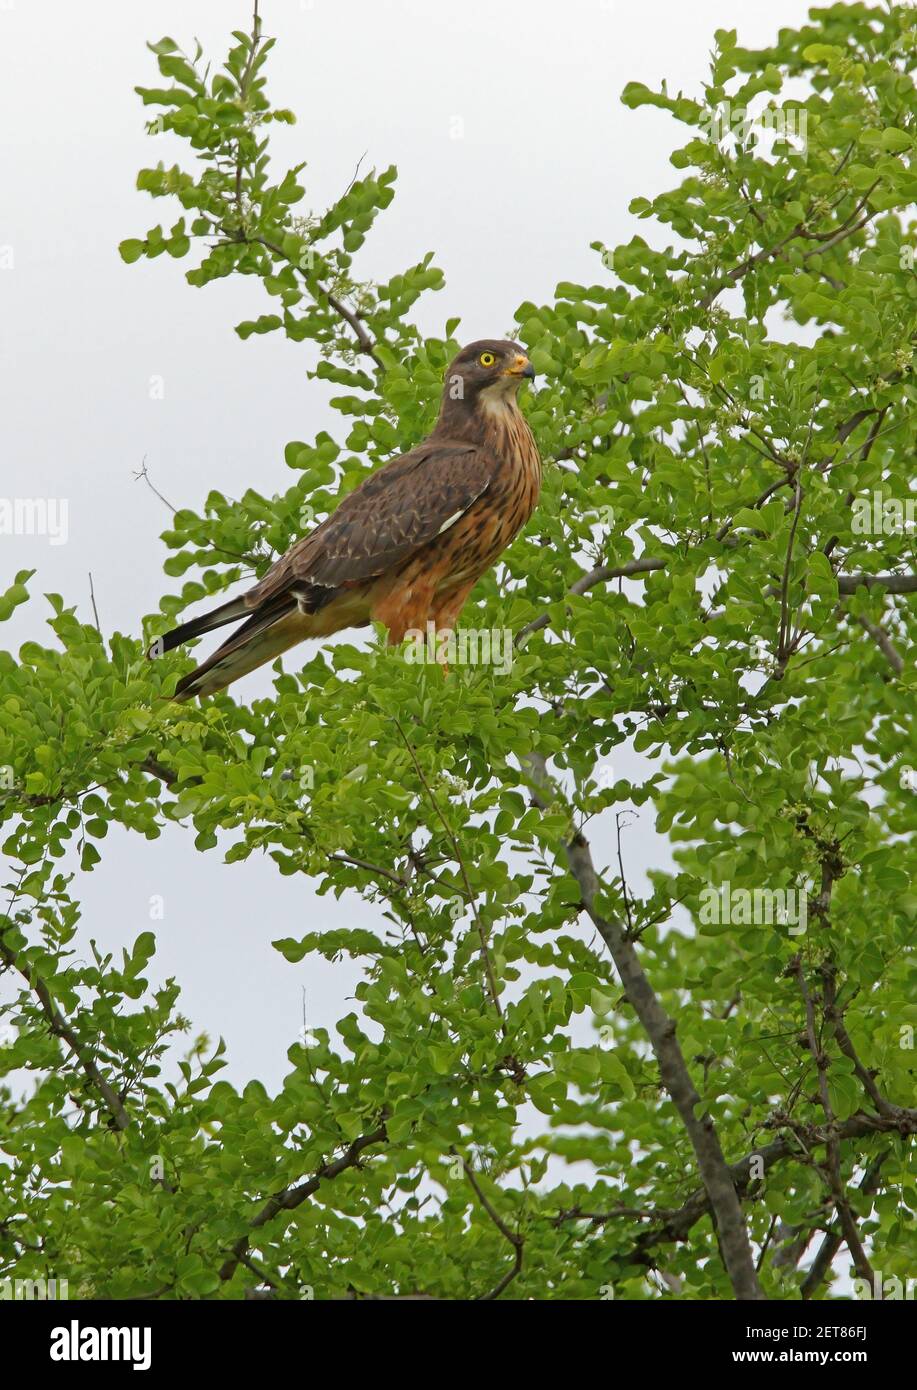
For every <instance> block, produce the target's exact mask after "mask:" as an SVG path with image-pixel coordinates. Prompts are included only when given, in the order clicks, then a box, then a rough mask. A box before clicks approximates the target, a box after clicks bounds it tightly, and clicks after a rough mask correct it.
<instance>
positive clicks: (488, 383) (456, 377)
mask: <svg viewBox="0 0 917 1390" xmlns="http://www.w3.org/2000/svg"><path fill="white" fill-rule="evenodd" d="M534 375H535V369H534V367H533V366H532V364H531V362H530V361H529V359H528V357H527V356H526V355H525V350H524V349H523V348H521V347H520V346H519V344H518V343H512V342H506V341H497V340H496V339H493V338H482V339H481V340H480V341H479V342H477V343H469V344H468V346H467V347H465V348H462V350H461V352H460V353H459V354H458V356H457V357H456V358H455V359H454V360H453V362H452V364H451V366H450V367H449V370H448V371H447V373H446V382H445V386H444V388H443V407H444V408H445V407H446V406H447V404H448V403H450V402H464V403H465V405H466V407H467V408H469V409H471V410H475V409H477V408H478V407H480V406H485V407H486V406H494V407H496V408H498V409H499V408H500V407H501V406H503V405H506V404H508V403H509V402H511V401H513V400H515V397H516V393H517V391H518V390H519V387H520V386H521V385H522V383H523V381H531V380H532V378H533V377H534Z"/></svg>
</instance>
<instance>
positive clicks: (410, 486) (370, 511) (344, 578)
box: [245, 440, 499, 609]
mask: <svg viewBox="0 0 917 1390" xmlns="http://www.w3.org/2000/svg"><path fill="white" fill-rule="evenodd" d="M498 468H499V462H498V460H497V459H496V458H495V457H494V455H493V454H491V453H490V452H489V450H487V449H486V448H484V447H483V446H481V445H478V444H469V443H465V442H463V441H461V440H440V441H437V442H429V443H425V444H421V445H419V446H418V447H417V448H416V449H412V450H411V451H410V453H407V454H403V455H402V456H401V457H400V458H397V459H392V460H391V462H390V463H387V464H385V466H384V467H383V468H380V469H379V470H378V471H377V472H375V473H372V474H370V476H369V477H368V478H366V479H365V480H364V481H363V482H362V483H361V484H360V485H359V487H357V488H355V489H354V491H353V492H352V493H350V494H349V495H348V496H347V497H345V498H344V500H343V502H342V503H341V504H340V506H339V507H338V508H337V510H336V511H335V512H334V513H333V514H332V515H331V516H330V517H328V519H327V521H323V522H322V524H321V525H320V526H318V527H316V529H315V530H314V531H312V532H311V533H310V534H309V535H308V536H304V537H303V539H302V540H301V541H297V542H296V544H295V545H293V546H291V547H290V549H289V550H288V551H287V553H286V554H285V555H283V556H282V557H281V558H280V559H279V560H278V561H277V563H276V564H275V565H274V566H273V567H272V568H271V569H270V570H268V572H267V574H266V575H265V576H264V578H263V579H262V580H261V581H260V583H258V584H256V585H255V586H254V588H252V589H250V590H249V591H248V593H247V594H246V595H245V602H246V604H247V605H248V607H250V608H253V609H257V608H260V606H261V605H262V604H263V603H264V602H265V601H266V600H268V599H270V598H272V597H273V596H274V595H276V594H279V593H282V592H284V591H285V590H288V589H290V588H292V587H295V586H297V585H300V586H301V585H303V584H309V585H316V586H318V587H320V588H329V589H334V588H337V587H338V586H340V585H342V584H354V583H360V582H361V581H363V580H366V579H372V578H373V577H375V576H376V575H379V574H384V573H386V572H387V571H388V570H391V569H392V568H394V567H395V566H396V565H398V564H400V563H401V562H402V561H403V560H406V559H408V557H409V556H410V555H412V554H413V553H414V551H416V550H418V549H419V548H420V546H422V545H425V544H426V543H427V542H428V541H431V540H433V538H434V537H435V536H437V535H439V534H440V533H441V532H443V531H447V530H448V529H449V527H450V526H453V525H454V524H455V522H456V521H458V519H459V517H460V516H462V515H463V514H464V513H465V512H466V511H467V510H468V508H469V507H470V506H471V505H472V504H473V503H474V502H475V501H476V500H477V499H478V498H479V497H480V496H481V495H482V493H484V492H486V490H487V488H488V487H489V486H490V484H491V482H492V480H493V478H494V476H495V475H496V472H497V470H498Z"/></svg>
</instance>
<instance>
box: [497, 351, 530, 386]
mask: <svg viewBox="0 0 917 1390" xmlns="http://www.w3.org/2000/svg"><path fill="white" fill-rule="evenodd" d="M503 375H504V376H520V377H525V379H526V381H534V380H535V368H534V367H533V366H532V364H531V362H530V361H529V359H528V358H527V357H526V355H525V353H523V352H519V353H517V354H516V357H515V360H514V361H513V365H512V366H511V367H507V369H506V371H505V372H504V373H503Z"/></svg>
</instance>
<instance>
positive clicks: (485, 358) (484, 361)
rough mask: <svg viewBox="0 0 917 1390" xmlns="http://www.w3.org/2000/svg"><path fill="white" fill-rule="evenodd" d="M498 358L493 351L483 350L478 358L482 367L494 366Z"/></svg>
mask: <svg viewBox="0 0 917 1390" xmlns="http://www.w3.org/2000/svg"><path fill="white" fill-rule="evenodd" d="M496 360H497V359H496V357H494V355H493V353H492V352H482V353H481V355H480V357H479V358H478V361H479V362H480V364H481V366H482V367H492V366H493V364H494V363H495V362H496Z"/></svg>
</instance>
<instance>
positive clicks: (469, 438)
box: [147, 339, 541, 700]
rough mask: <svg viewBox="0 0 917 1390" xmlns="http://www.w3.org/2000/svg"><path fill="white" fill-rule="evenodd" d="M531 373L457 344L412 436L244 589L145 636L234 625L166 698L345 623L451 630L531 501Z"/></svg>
mask: <svg viewBox="0 0 917 1390" xmlns="http://www.w3.org/2000/svg"><path fill="white" fill-rule="evenodd" d="M534 375H535V373H534V370H533V368H532V366H531V364H530V362H529V360H528V358H527V356H526V355H525V353H524V351H523V349H522V348H521V347H520V346H519V344H518V343H513V342H498V341H495V340H491V339H486V340H482V341H480V342H476V343H471V344H470V345H469V346H468V347H466V348H463V349H462V351H461V352H460V353H459V354H458V356H457V357H456V358H455V360H454V361H453V362H452V364H451V366H450V367H449V370H448V372H447V375H446V381H445V386H444V389H443V396H442V404H441V405H440V410H439V418H438V419H437V422H436V426H435V428H434V429H433V431H432V433H431V434H429V435H428V436H427V438H426V439H425V440H424V441H423V443H422V444H418V445H417V447H416V448H414V449H411V450H410V451H409V452H408V453H406V454H402V455H401V456H400V457H399V458H395V459H391V460H390V461H389V462H388V463H386V464H385V465H384V466H383V467H382V468H379V469H377V470H376V472H374V473H371V474H370V475H369V477H367V478H365V479H364V481H363V482H362V483H361V484H360V485H359V487H357V488H355V489H354V491H353V492H351V493H350V494H349V495H348V496H347V497H345V498H344V500H343V501H342V502H341V503H340V504H339V506H338V507H337V508H336V510H335V511H334V512H333V513H332V514H331V516H329V517H328V518H327V520H326V521H323V522H322V523H321V525H320V526H317V527H316V528H315V530H314V531H312V532H310V534H309V535H307V536H304V537H303V538H302V539H301V540H298V541H296V543H295V544H294V545H292V546H291V547H290V549H289V550H288V551H287V553H286V554H285V555H283V556H282V557H281V558H280V559H279V560H278V561H277V562H276V563H275V564H274V565H273V566H272V567H271V568H270V569H269V570H268V572H267V573H266V574H265V575H264V577H263V578H262V579H261V580H260V581H259V582H258V583H257V584H255V585H254V586H253V588H251V589H249V590H248V592H247V593H245V594H242V595H241V596H240V597H239V598H235V599H231V600H230V601H229V602H228V603H224V604H221V605H220V607H219V608H215V609H213V610H212V611H211V612H210V613H206V614H204V616H203V617H200V618H195V619H193V620H192V621H191V622H188V623H182V624H181V626H180V627H176V628H174V629H173V630H172V631H171V632H168V633H166V635H165V636H164V637H160V638H158V639H157V640H156V641H155V642H154V643H153V645H152V646H151V647H150V649H149V651H148V653H147V655H148V656H150V657H152V656H160V655H162V653H163V652H167V651H170V650H171V649H172V648H173V647H177V646H178V645H179V644H180V643H182V642H185V641H188V640H189V639H190V638H192V637H198V636H199V635H200V634H201V633H204V632H210V631H212V630H213V629H214V628H218V627H223V626H224V625H225V624H227V623H233V622H240V623H241V625H240V626H239V627H238V628H237V629H236V631H235V632H234V633H233V634H232V636H231V637H230V638H229V640H228V641H226V642H224V643H223V645H222V646H221V647H219V648H218V649H217V650H216V651H215V652H214V653H213V655H212V656H210V657H208V658H207V660H206V661H204V662H202V664H201V665H200V666H198V667H197V668H196V669H195V670H194V671H191V672H190V673H189V674H188V675H187V676H185V677H183V679H182V680H181V681H180V682H179V684H178V686H177V688H176V691H175V696H174V698H175V699H177V700H187V699H190V698H192V697H193V696H195V695H213V694H215V693H216V692H217V691H219V690H224V689H225V688H226V686H228V685H230V684H231V683H232V682H233V681H235V680H238V678H239V677H240V676H244V675H246V674H247V673H248V672H249V671H254V670H255V669H256V668H257V667H258V666H263V665H264V664H265V662H268V661H272V660H274V658H275V657H277V656H279V655H280V653H281V652H284V651H286V650H287V649H288V648H289V647H292V646H295V645H296V643H298V642H302V641H303V640H304V639H305V638H307V637H327V636H329V635H330V634H331V633H333V632H339V631H340V629H341V628H345V627H363V626H365V625H366V624H368V623H370V622H373V621H378V622H381V623H383V624H384V625H385V627H386V628H387V629H388V640H389V643H390V644H391V645H393V646H397V645H398V644H399V643H400V642H401V641H402V640H403V639H404V636H405V634H406V633H407V632H413V631H421V632H424V633H426V632H429V631H430V629H429V628H428V624H429V623H431V622H432V623H433V624H434V625H435V627H434V631H436V632H437V633H439V632H442V630H443V629H446V630H451V629H452V628H453V627H454V625H455V622H456V619H457V618H458V615H459V614H460V613H461V611H462V608H463V607H464V605H465V602H466V600H467V598H468V595H469V594H470V592H471V590H472V588H473V587H474V585H475V584H476V583H477V581H478V579H480V577H481V575H482V574H484V573H485V571H487V570H488V569H490V567H491V565H493V564H494V563H495V561H496V560H497V558H498V556H499V555H501V554H502V552H503V551H504V550H505V549H506V547H507V546H508V545H509V544H510V542H511V541H512V539H513V537H514V536H515V535H516V533H517V532H518V531H519V530H520V528H521V527H522V526H524V525H525V523H526V522H527V521H528V519H529V517H530V516H531V514H532V512H533V511H534V509H535V506H536V504H537V502H538V496H539V492H540V490H541V459H540V457H539V454H538V448H537V445H536V444H535V440H534V438H533V436H532V432H531V430H530V429H529V426H528V424H527V422H526V419H525V416H524V415H523V414H522V412H521V410H520V409H519V406H518V403H517V399H516V398H517V395H518V392H519V387H520V385H521V383H522V382H523V381H525V380H531V379H532V378H533V377H534ZM243 620H244V621H243Z"/></svg>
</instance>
